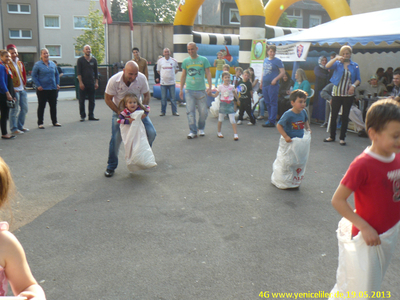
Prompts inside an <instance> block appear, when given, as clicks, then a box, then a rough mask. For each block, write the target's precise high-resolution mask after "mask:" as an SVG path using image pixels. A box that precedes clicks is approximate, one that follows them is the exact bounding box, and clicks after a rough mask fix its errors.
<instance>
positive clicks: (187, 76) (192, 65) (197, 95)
mask: <svg viewBox="0 0 400 300" xmlns="http://www.w3.org/2000/svg"><path fill="white" fill-rule="evenodd" d="M187 50H188V53H189V55H190V56H189V57H188V58H185V59H184V61H183V62H182V77H181V91H180V92H179V96H180V98H181V99H182V100H183V87H184V86H185V83H186V89H185V98H186V112H187V116H188V122H189V129H190V133H189V134H188V136H187V138H188V139H194V138H197V129H198V131H199V135H200V136H204V135H205V133H204V127H205V126H206V119H207V115H208V108H207V94H209V93H211V86H212V83H211V73H210V63H209V61H208V59H207V58H205V57H204V56H200V55H198V54H197V50H198V48H197V46H196V43H194V42H190V43H188V44H187ZM204 74H205V75H206V76H207V81H208V88H207V93H206V83H205V79H204ZM196 105H197V109H198V111H199V123H198V125H197V126H196Z"/></svg>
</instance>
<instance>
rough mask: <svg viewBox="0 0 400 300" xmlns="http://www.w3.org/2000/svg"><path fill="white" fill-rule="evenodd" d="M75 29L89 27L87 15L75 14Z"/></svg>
mask: <svg viewBox="0 0 400 300" xmlns="http://www.w3.org/2000/svg"><path fill="white" fill-rule="evenodd" d="M74 29H88V24H87V20H86V16H74Z"/></svg>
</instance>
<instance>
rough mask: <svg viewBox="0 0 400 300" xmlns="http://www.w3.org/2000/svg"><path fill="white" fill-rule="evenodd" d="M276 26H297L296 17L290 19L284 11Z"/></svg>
mask: <svg viewBox="0 0 400 300" xmlns="http://www.w3.org/2000/svg"><path fill="white" fill-rule="evenodd" d="M277 26H281V27H297V20H296V19H294V20H290V19H289V18H288V17H287V13H285V12H284V13H283V14H282V15H281V16H280V18H279V20H278V24H277Z"/></svg>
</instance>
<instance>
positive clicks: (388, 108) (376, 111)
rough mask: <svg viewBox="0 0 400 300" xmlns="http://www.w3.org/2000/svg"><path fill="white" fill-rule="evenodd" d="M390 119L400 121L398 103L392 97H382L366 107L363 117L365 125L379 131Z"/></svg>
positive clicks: (399, 106) (399, 104) (399, 105)
mask: <svg viewBox="0 0 400 300" xmlns="http://www.w3.org/2000/svg"><path fill="white" fill-rule="evenodd" d="M391 121H398V122H400V103H398V102H397V101H395V100H392V99H383V100H379V101H377V102H375V103H374V104H372V105H371V107H370V108H369V109H368V112H367V117H366V118H365V127H366V129H367V131H368V129H370V128H372V129H374V130H375V131H376V132H381V131H382V130H384V129H385V127H386V125H387V124H388V123H389V122H391Z"/></svg>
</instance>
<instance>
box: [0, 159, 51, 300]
mask: <svg viewBox="0 0 400 300" xmlns="http://www.w3.org/2000/svg"><path fill="white" fill-rule="evenodd" d="M13 187H14V181H13V179H12V177H11V173H10V169H9V168H8V166H7V164H6V163H5V162H4V160H3V159H2V158H1V157H0V208H2V207H4V206H5V205H6V204H7V203H8V201H9V192H10V191H11V190H12V188H13ZM8 228H9V226H8V223H7V222H0V296H5V295H7V281H8V282H9V283H10V286H11V289H12V291H13V293H14V295H16V296H20V297H26V298H27V299H32V300H45V299H46V296H45V294H44V291H43V289H42V287H41V286H40V285H38V283H37V282H36V280H35V278H33V276H32V273H31V270H30V268H29V265H28V262H27V261H26V256H25V252H24V249H23V248H22V246H21V244H20V243H19V241H18V240H17V238H16V237H15V236H14V235H13V234H12V233H11V232H9V231H8Z"/></svg>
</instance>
